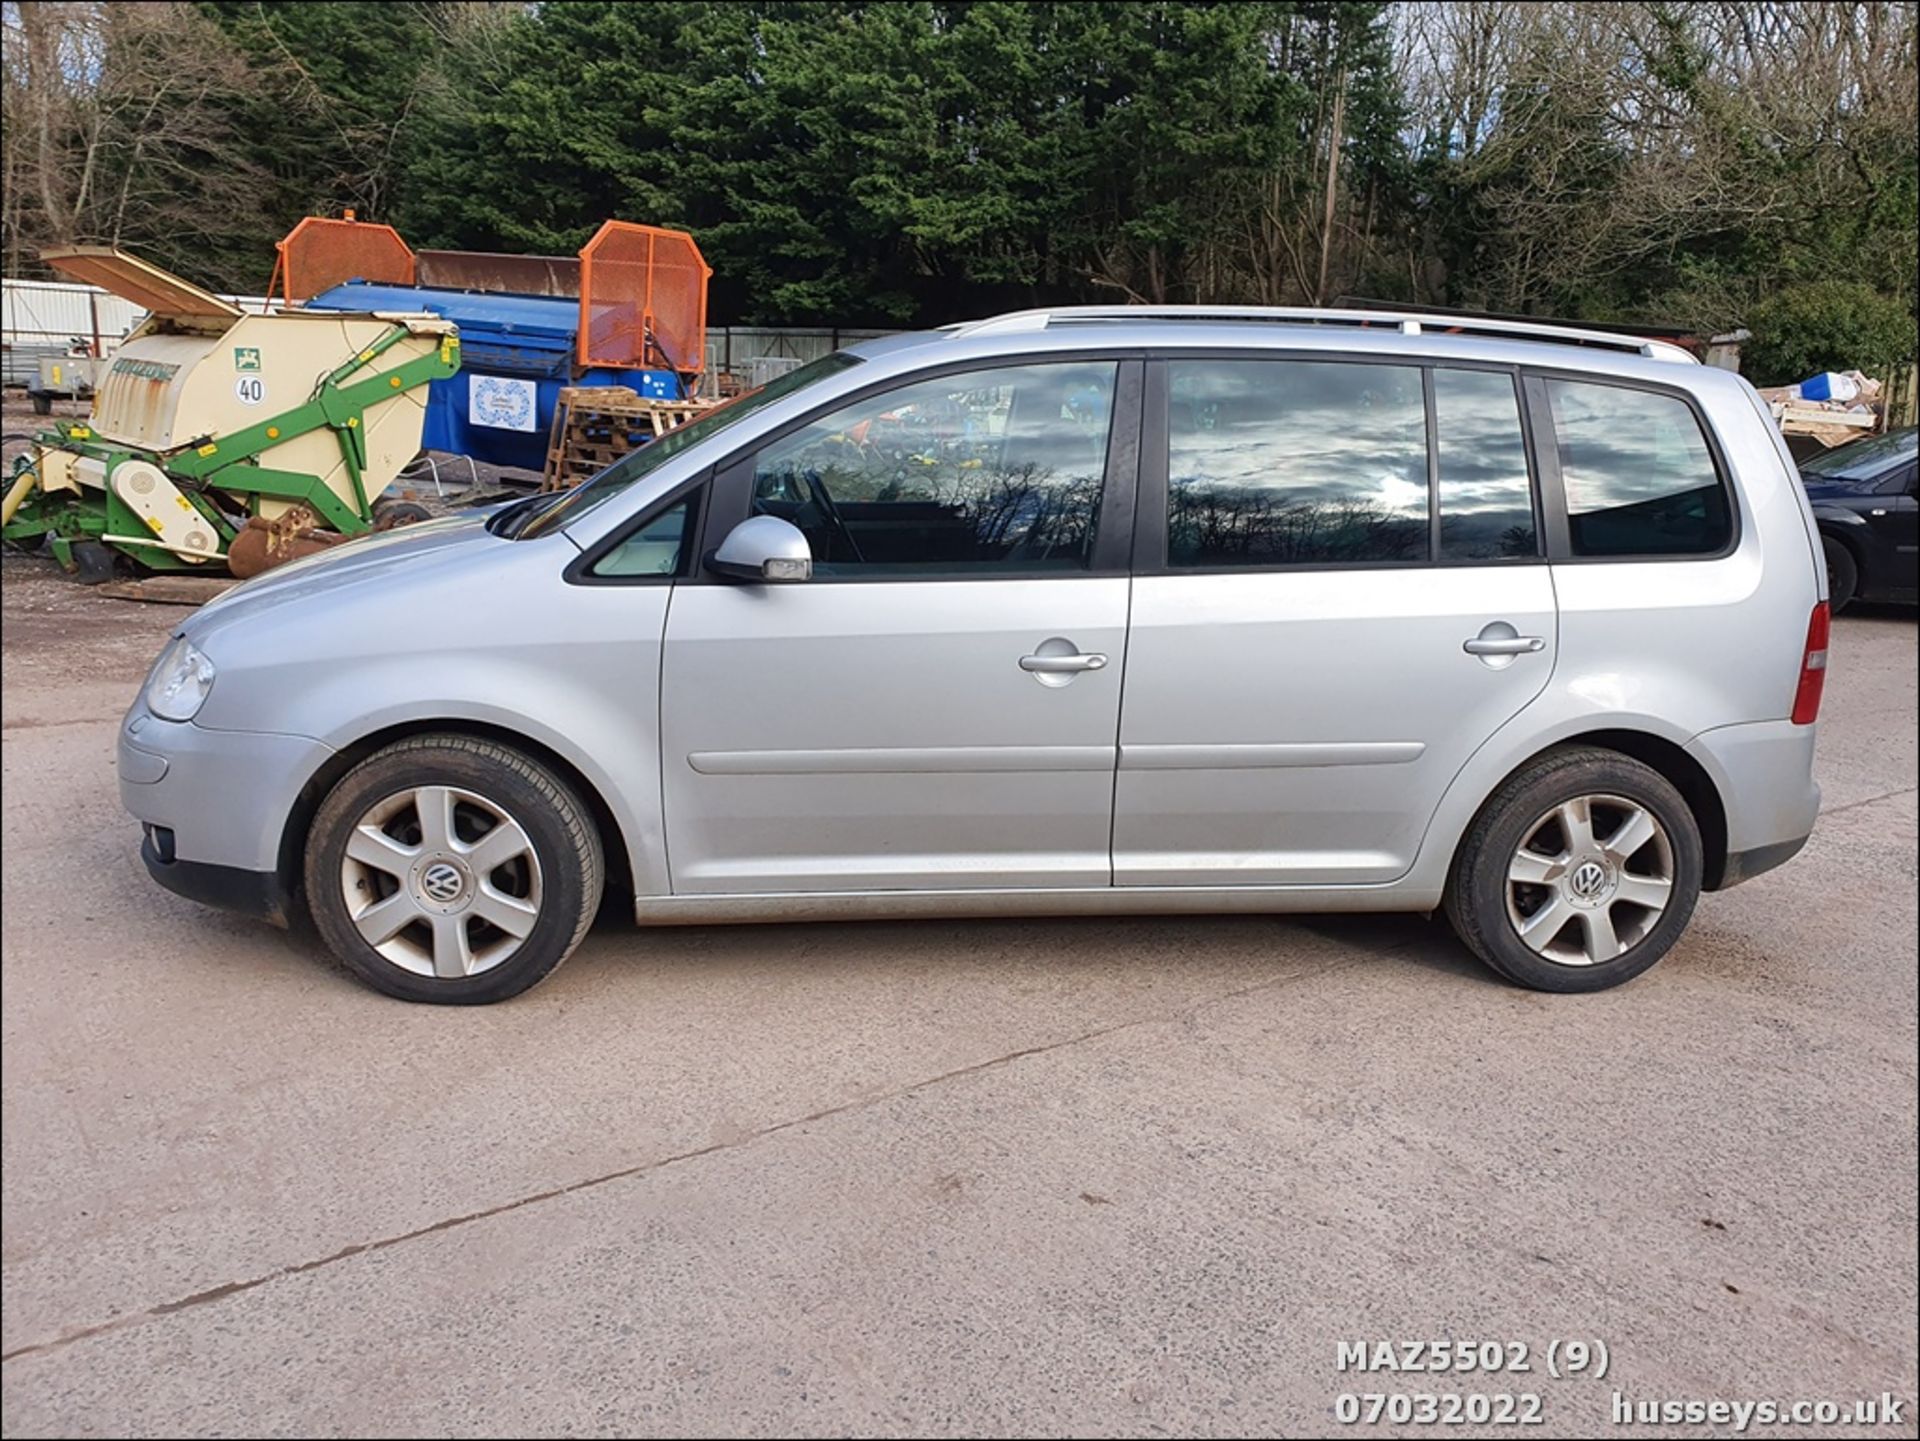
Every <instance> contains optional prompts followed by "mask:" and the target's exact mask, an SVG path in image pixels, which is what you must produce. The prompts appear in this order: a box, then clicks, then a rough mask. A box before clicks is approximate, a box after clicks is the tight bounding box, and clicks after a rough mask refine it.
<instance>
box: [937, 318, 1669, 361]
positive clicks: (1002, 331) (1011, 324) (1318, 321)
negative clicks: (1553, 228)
mask: <svg viewBox="0 0 1920 1441" xmlns="http://www.w3.org/2000/svg"><path fill="white" fill-rule="evenodd" d="M1133 320H1167V321H1172V320H1183V321H1190V322H1199V323H1203V324H1210V325H1211V324H1239V323H1249V322H1250V323H1254V324H1265V325H1301V326H1315V325H1326V326H1342V327H1346V328H1350V329H1355V330H1397V331H1398V332H1400V333H1401V334H1402V335H1421V334H1426V333H1431V334H1435V335H1471V336H1480V337H1485V338H1486V339H1489V340H1532V341H1540V342H1544V343H1546V344H1549V345H1577V346H1585V347H1587V348H1589V349H1593V350H1611V351H1614V352H1616V353H1619V354H1625V355H1643V356H1646V357H1647V358H1648V359H1651V360H1668V361H1677V362H1680V363H1683V364H1697V363H1698V362H1697V361H1695V359H1694V357H1693V356H1692V355H1690V354H1689V353H1688V352H1687V351H1685V350H1683V349H1682V348H1681V347H1680V346H1677V345H1673V344H1671V343H1669V342H1667V341H1664V340H1647V339H1642V338H1640V337H1637V336H1631V335H1614V334H1610V333H1608V332H1606V331H1603V330H1580V329H1577V328H1575V327H1573V326H1568V325H1531V324H1527V323H1524V322H1521V321H1516V320H1478V319H1474V318H1473V317H1470V316H1457V315H1430V314H1429V315H1423V314H1421V313H1420V312H1419V311H1414V310H1408V311H1395V310H1322V309H1316V308H1313V307H1309V306H1267V305H1069V306H1059V307H1055V308H1053V309H1048V310H1016V311H1011V312H1009V313H1008V314H1006V315H995V316H992V317H990V318H989V319H986V320H973V321H968V322H966V323H964V324H961V325H953V326H948V327H947V330H948V333H949V334H952V335H954V336H956V337H958V336H968V335H1017V334H1021V333H1023V332H1030V331H1035V330H1047V329H1050V328H1051V327H1053V326H1056V325H1100V324H1110V323H1114V322H1122V323H1124V322H1126V321H1133Z"/></svg>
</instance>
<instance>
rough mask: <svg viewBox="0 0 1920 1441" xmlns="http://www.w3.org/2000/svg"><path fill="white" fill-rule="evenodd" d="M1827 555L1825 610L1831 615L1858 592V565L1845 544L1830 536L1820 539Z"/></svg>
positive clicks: (1837, 612)
mask: <svg viewBox="0 0 1920 1441" xmlns="http://www.w3.org/2000/svg"><path fill="white" fill-rule="evenodd" d="M1820 547H1821V549H1822V550H1824V551H1825V552H1826V555H1827V609H1828V611H1829V612H1830V613H1831V614H1833V615H1838V614H1840V611H1841V610H1842V608H1843V607H1845V606H1846V604H1847V603H1848V602H1849V601H1851V600H1852V599H1853V598H1854V596H1855V595H1856V594H1858V593H1859V590H1860V565H1859V562H1858V561H1856V560H1854V558H1853V552H1852V551H1850V550H1848V549H1847V547H1846V546H1845V544H1843V543H1842V542H1840V541H1837V540H1835V539H1834V538H1833V537H1832V536H1830V535H1823V536H1821V537H1820Z"/></svg>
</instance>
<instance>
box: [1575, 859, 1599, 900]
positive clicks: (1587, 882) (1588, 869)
mask: <svg viewBox="0 0 1920 1441" xmlns="http://www.w3.org/2000/svg"><path fill="white" fill-rule="evenodd" d="M1567 886H1568V888H1569V889H1570V890H1572V892H1573V893H1574V895H1575V896H1577V897H1579V898H1580V899H1581V900H1583V901H1591V900H1594V899H1596V898H1597V897H1598V896H1599V895H1600V894H1601V893H1602V892H1603V891H1605V890H1606V888H1607V868H1606V867H1605V866H1603V865H1601V864H1600V862H1598V861H1585V862H1582V863H1581V865H1580V866H1579V868H1578V869H1577V870H1575V871H1574V873H1573V874H1572V875H1571V876H1569V877H1568V878H1567Z"/></svg>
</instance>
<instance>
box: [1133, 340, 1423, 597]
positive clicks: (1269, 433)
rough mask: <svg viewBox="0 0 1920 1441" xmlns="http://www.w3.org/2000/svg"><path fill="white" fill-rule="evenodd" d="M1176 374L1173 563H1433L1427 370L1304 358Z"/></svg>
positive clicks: (1183, 369)
mask: <svg viewBox="0 0 1920 1441" xmlns="http://www.w3.org/2000/svg"><path fill="white" fill-rule="evenodd" d="M1168 369H1169V372H1170V375H1169V379H1170V388H1171V399H1170V414H1169V417H1168V420H1169V456H1168V460H1169V466H1168V490H1169V497H1168V503H1169V510H1168V520H1167V556H1168V561H1169V563H1170V564H1172V565H1176V566H1233V565H1247V566H1264V565H1292V564H1313V563H1335V564H1341V563H1344V564H1364V563H1367V562H1375V561H1413V560H1424V559H1426V557H1427V553H1428V545H1427V439H1426V406H1425V401H1424V399H1423V397H1422V394H1421V386H1420V372H1419V370H1417V369H1415V368H1412V367H1407V366H1386V365H1354V364H1343V363H1339V362H1327V361H1296V360H1281V361H1269V360H1180V361H1174V362H1172V363H1171V364H1170V365H1169V367H1168Z"/></svg>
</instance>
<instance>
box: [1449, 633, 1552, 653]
mask: <svg viewBox="0 0 1920 1441" xmlns="http://www.w3.org/2000/svg"><path fill="white" fill-rule="evenodd" d="M1546 648H1547V642H1546V640H1545V638H1544V637H1542V636H1537V635H1493V636H1484V635H1477V636H1475V637H1474V638H1473V639H1472V640H1470V641H1468V642H1467V643H1466V644H1465V645H1464V646H1462V647H1461V649H1463V650H1464V651H1466V653H1467V654H1468V655H1532V654H1533V653H1534V652H1535V651H1540V650H1545V649H1546Z"/></svg>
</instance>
